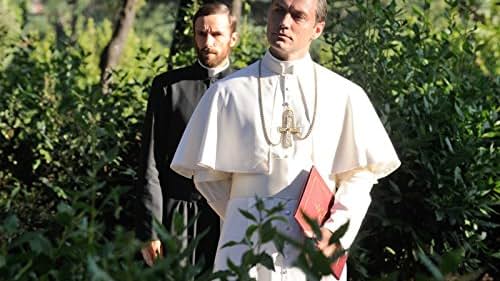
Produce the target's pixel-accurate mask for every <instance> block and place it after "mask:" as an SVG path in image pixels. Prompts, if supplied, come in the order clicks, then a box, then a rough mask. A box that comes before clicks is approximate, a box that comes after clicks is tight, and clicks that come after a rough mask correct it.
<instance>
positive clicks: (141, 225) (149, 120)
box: [135, 78, 164, 241]
mask: <svg viewBox="0 0 500 281" xmlns="http://www.w3.org/2000/svg"><path fill="white" fill-rule="evenodd" d="M163 96H164V95H163V89H162V85H161V83H160V82H159V79H157V78H155V79H154V80H153V85H152V87H151V91H150V93H149V97H148V105H147V109H146V117H145V120H144V127H143V132H142V143H141V159H140V167H139V175H138V176H139V181H138V184H137V200H136V203H137V206H136V214H135V218H136V235H137V238H138V239H140V240H142V241H149V240H156V239H158V236H157V234H156V232H155V231H154V228H153V222H154V220H155V219H156V220H158V221H159V222H160V223H161V222H162V215H163V195H162V189H161V185H160V178H159V171H158V165H157V163H156V162H157V161H156V159H155V158H156V157H155V146H156V145H158V144H157V143H156V142H157V136H155V126H156V125H157V124H156V122H157V120H158V114H159V112H160V110H159V108H160V107H161V101H162V99H163ZM155 144H156V145H155Z"/></svg>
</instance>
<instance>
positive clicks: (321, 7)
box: [271, 0, 328, 22]
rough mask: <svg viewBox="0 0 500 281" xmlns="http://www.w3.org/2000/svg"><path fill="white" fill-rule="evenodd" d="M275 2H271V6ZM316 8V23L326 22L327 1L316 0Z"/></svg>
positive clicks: (272, 0)
mask: <svg viewBox="0 0 500 281" xmlns="http://www.w3.org/2000/svg"><path fill="white" fill-rule="evenodd" d="M274 1H276V0H271V4H272V3H274ZM317 4H318V5H317V6H316V22H321V21H325V20H326V15H327V14H328V2H327V0H317Z"/></svg>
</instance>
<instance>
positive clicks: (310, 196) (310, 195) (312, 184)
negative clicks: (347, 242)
mask: <svg viewBox="0 0 500 281" xmlns="http://www.w3.org/2000/svg"><path fill="white" fill-rule="evenodd" d="M334 197H335V196H334V194H333V192H331V191H330V189H329V188H328V186H327V185H326V183H325V181H324V180H323V178H322V177H321V175H320V174H319V173H318V170H317V169H316V168H315V167H314V166H313V167H312V168H311V172H310V173H309V178H308V179H307V182H306V185H305V186H304V190H303V192H302V195H301V197H300V200H299V205H298V207H297V210H296V211H295V215H294V217H295V219H296V220H297V223H298V224H299V225H300V227H301V228H302V230H303V231H304V234H305V235H306V236H307V237H312V235H313V231H312V229H311V227H310V226H309V224H308V223H307V222H306V220H305V218H304V216H303V215H302V212H303V213H304V214H306V215H307V216H308V217H310V218H312V219H315V220H316V221H317V222H318V224H319V225H322V224H323V223H325V221H326V220H327V219H328V218H329V217H330V208H331V207H332V205H333V202H334V201H335V200H334V199H335V198H334ZM346 261H347V254H345V255H342V256H341V257H339V258H338V259H337V260H336V261H335V262H333V263H332V264H331V265H330V268H331V270H332V273H333V276H335V278H337V279H340V275H341V273H342V270H343V269H344V266H345V263H346Z"/></svg>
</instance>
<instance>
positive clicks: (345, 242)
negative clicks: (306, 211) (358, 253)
mask: <svg viewBox="0 0 500 281" xmlns="http://www.w3.org/2000/svg"><path fill="white" fill-rule="evenodd" d="M375 182H376V179H375V177H374V175H373V173H371V172H370V171H368V170H360V171H356V173H354V174H353V175H351V176H350V177H349V178H348V179H346V180H345V181H343V182H342V183H341V185H340V187H339V189H338V190H337V192H336V194H335V203H334V205H333V207H332V209H331V216H330V218H329V219H328V220H327V221H326V222H325V224H324V225H323V226H324V227H326V228H328V229H329V230H330V231H332V232H335V231H336V230H337V229H339V228H340V227H341V226H342V225H344V224H345V223H346V222H347V221H349V227H348V229H347V231H346V233H345V234H344V236H342V237H341V238H340V244H341V245H342V247H343V248H344V249H347V248H349V247H350V246H351V244H352V242H353V241H354V239H355V238H356V235H357V234H358V231H359V228H360V227H361V223H362V222H363V219H364V217H365V215H366V212H367V210H368V207H369V206H370V203H371V197H370V191H371V188H372V186H373V184H374V183H375Z"/></svg>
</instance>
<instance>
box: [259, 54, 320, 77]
mask: <svg viewBox="0 0 500 281" xmlns="http://www.w3.org/2000/svg"><path fill="white" fill-rule="evenodd" d="M311 62H312V59H311V55H309V53H306V54H305V55H304V57H302V58H300V59H296V60H289V61H284V60H279V59H277V58H276V57H274V56H273V55H272V54H271V52H269V50H268V51H267V52H266V54H265V55H264V57H263V58H262V63H263V64H264V65H265V66H266V67H267V68H269V69H270V70H271V71H272V72H275V73H277V74H281V75H284V74H297V73H299V71H301V70H302V71H304V70H306V69H307V71H309V69H310V68H307V67H306V66H307V65H310V63H311Z"/></svg>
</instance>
